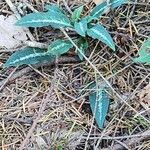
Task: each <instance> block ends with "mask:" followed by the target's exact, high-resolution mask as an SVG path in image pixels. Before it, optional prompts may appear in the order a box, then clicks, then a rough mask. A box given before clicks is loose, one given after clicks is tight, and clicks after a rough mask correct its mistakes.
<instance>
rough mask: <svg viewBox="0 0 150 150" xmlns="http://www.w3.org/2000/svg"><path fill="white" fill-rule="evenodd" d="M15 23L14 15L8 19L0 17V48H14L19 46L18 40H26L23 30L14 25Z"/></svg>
mask: <svg viewBox="0 0 150 150" xmlns="http://www.w3.org/2000/svg"><path fill="white" fill-rule="evenodd" d="M16 21H17V19H16V17H15V16H14V15H10V16H9V17H5V16H3V15H0V47H5V48H8V49H11V48H15V47H17V46H18V45H19V44H20V42H19V40H21V41H26V40H27V36H26V33H25V32H24V30H23V28H21V27H17V26H15V25H14V24H15V22H16Z"/></svg>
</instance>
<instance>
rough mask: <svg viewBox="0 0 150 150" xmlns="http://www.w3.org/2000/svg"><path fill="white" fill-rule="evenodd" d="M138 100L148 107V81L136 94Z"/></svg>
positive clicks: (149, 96)
mask: <svg viewBox="0 0 150 150" xmlns="http://www.w3.org/2000/svg"><path fill="white" fill-rule="evenodd" d="M138 97H139V99H140V102H142V103H144V104H145V105H148V107H150V83H149V84H148V85H147V86H146V87H144V89H143V90H142V91H141V92H140V93H139V94H138Z"/></svg>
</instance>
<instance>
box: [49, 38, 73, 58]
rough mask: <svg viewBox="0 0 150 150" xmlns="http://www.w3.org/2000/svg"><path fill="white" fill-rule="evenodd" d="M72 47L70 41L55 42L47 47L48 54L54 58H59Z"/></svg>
mask: <svg viewBox="0 0 150 150" xmlns="http://www.w3.org/2000/svg"><path fill="white" fill-rule="evenodd" d="M72 47H73V45H72V43H71V42H70V41H64V40H56V41H54V42H53V43H52V44H50V45H49V46H48V53H49V54H51V55H54V56H60V55H62V54H64V53H66V52H68V51H69V49H70V48H72Z"/></svg>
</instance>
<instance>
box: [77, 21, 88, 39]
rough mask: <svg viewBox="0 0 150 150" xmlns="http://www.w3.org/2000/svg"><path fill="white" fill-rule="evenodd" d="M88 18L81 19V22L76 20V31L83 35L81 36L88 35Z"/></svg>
mask: <svg viewBox="0 0 150 150" xmlns="http://www.w3.org/2000/svg"><path fill="white" fill-rule="evenodd" d="M87 23H88V22H87V20H86V19H82V20H81V21H79V22H75V24H74V28H75V31H76V32H77V33H78V34H79V35H81V36H84V37H85V36H86V31H87Z"/></svg>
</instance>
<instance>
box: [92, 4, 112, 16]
mask: <svg viewBox="0 0 150 150" xmlns="http://www.w3.org/2000/svg"><path fill="white" fill-rule="evenodd" d="M107 8H109V7H108V5H107V3H106V2H103V3H101V4H99V5H97V6H96V7H94V8H93V10H92V11H91V13H90V15H91V16H93V17H96V18H99V17H100V16H101V15H102V14H103V13H105V11H106V9H107Z"/></svg>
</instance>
